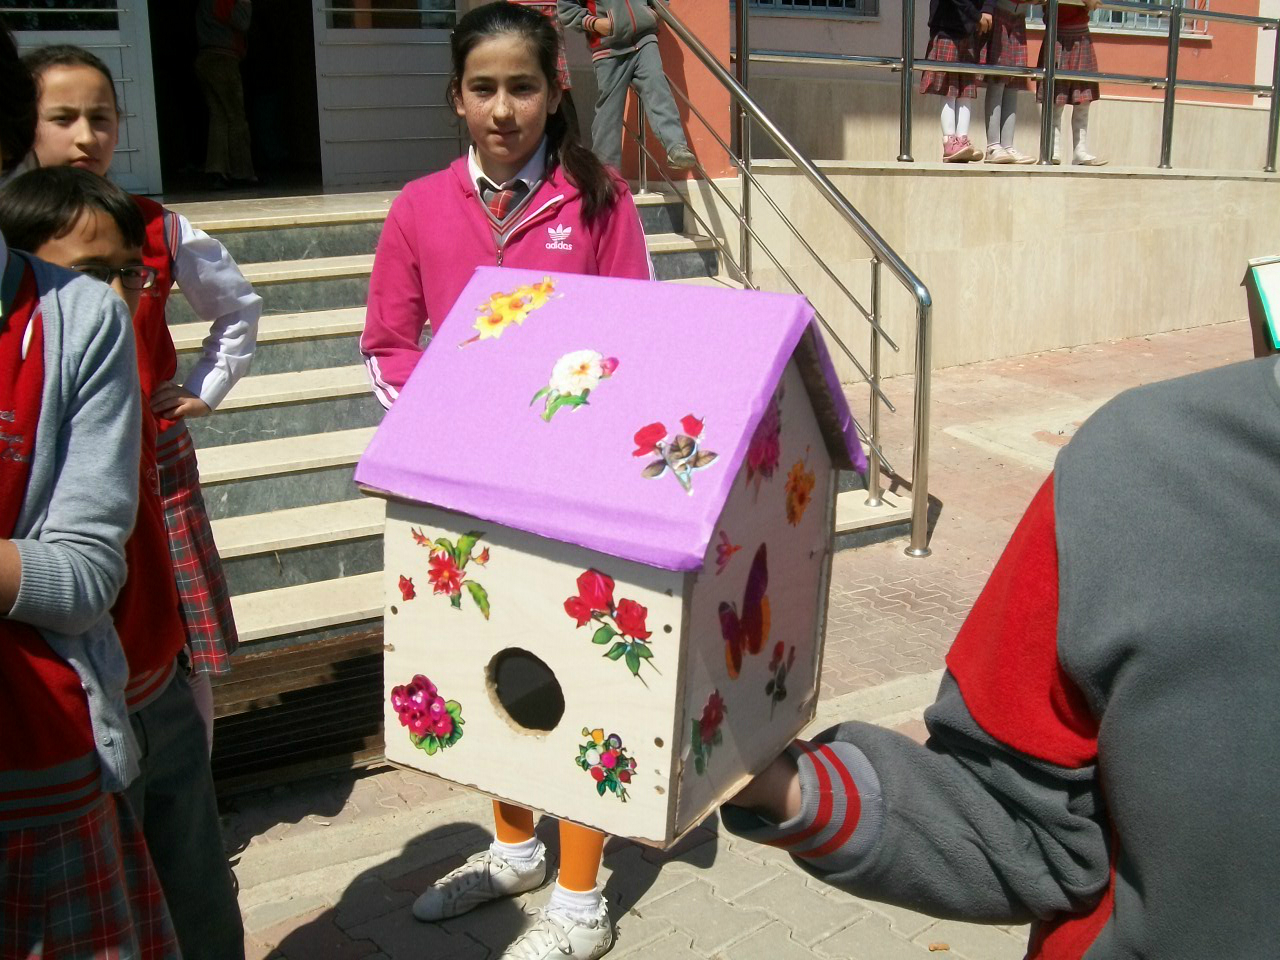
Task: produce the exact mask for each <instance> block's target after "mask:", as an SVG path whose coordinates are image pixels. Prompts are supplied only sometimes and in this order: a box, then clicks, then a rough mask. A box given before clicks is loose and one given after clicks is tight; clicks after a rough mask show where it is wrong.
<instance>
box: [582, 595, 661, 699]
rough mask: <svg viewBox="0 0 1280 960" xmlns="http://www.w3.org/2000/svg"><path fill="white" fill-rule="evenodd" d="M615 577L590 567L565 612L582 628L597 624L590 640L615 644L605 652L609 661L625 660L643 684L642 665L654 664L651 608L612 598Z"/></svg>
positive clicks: (633, 674)
mask: <svg viewBox="0 0 1280 960" xmlns="http://www.w3.org/2000/svg"><path fill="white" fill-rule="evenodd" d="M613 588H614V582H613V578H612V577H610V576H609V575H608V574H604V573H601V572H600V571H599V570H587V571H585V572H584V573H583V574H582V575H581V576H579V577H578V593H577V595H575V596H572V597H570V598H569V599H567V600H566V601H565V602H564V612H565V613H567V614H568V615H569V616H570V617H572V618H573V619H574V620H575V621H576V623H577V625H578V626H579V627H585V626H586V625H587V624H589V623H593V622H594V623H596V624H597V625H598V626H597V627H596V630H595V633H594V634H593V635H592V637H591V642H592V643H596V644H600V645H601V646H604V645H605V644H612V646H610V647H609V649H608V650H607V651H606V652H605V654H604V655H605V656H606V657H608V658H609V659H610V660H623V661H624V662H625V663H626V665H627V669H628V670H630V671H631V675H632V676H634V677H637V678H638V679H639V680H640V682H641V683H643V682H644V678H643V677H641V676H640V664H641V663H646V662H647V663H648V664H649V666H650V667H652V668H653V669H654V671H655V672H656V671H657V669H658V668H657V667H654V666H653V651H652V650H651V649H649V644H648V642H647V641H648V639H649V638H650V637H651V636H653V633H652V632H651V631H650V630H649V628H648V625H647V624H646V622H645V621H646V620H647V619H648V616H649V610H648V608H647V607H645V606H644V605H643V604H640V603H637V602H636V601H635V600H625V599H624V600H619V601H618V602H617V603H616V604H615V603H614V600H613Z"/></svg>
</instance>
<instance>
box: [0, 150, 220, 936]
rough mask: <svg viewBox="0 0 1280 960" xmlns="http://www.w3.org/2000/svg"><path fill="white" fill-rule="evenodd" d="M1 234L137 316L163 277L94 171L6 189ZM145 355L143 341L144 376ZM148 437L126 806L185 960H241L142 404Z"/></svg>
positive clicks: (150, 421) (61, 171)
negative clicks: (133, 768)
mask: <svg viewBox="0 0 1280 960" xmlns="http://www.w3.org/2000/svg"><path fill="white" fill-rule="evenodd" d="M0 231H2V232H3V233H4V235H5V236H6V237H7V238H9V241H10V243H11V245H12V246H13V247H14V248H16V249H24V250H26V251H27V252H29V253H31V254H33V255H35V256H36V257H39V258H41V259H46V260H48V261H50V262H53V263H56V264H57V265H59V266H64V267H69V268H71V269H73V270H78V271H80V272H81V273H86V274H89V275H90V276H96V277H97V278H98V279H101V280H105V281H108V282H110V283H111V284H112V286H113V287H114V288H115V289H116V291H117V293H119V294H120V296H121V297H122V298H123V299H124V301H125V303H126V304H127V305H128V306H129V308H130V309H131V310H137V309H138V307H139V303H140V301H141V299H142V295H143V294H144V292H145V291H146V290H147V289H148V288H149V287H151V286H152V285H153V284H154V283H155V282H156V270H155V269H154V268H153V267H151V266H148V265H146V264H144V263H143V243H144V238H145V234H146V227H145V220H144V218H143V214H142V212H141V210H140V209H139V207H138V205H137V203H136V201H135V199H134V198H133V197H130V196H129V195H128V194H127V193H125V192H124V191H123V190H121V189H120V188H119V187H117V186H115V185H114V184H113V183H111V182H110V181H109V180H106V179H105V178H103V177H100V176H98V175H96V174H94V173H91V172H89V171H88V170H80V169H76V168H74V167H49V168H42V169H38V170H32V171H31V172H29V173H25V174H23V175H22V176H20V177H17V178H16V179H14V180H13V181H11V182H10V183H9V184H7V185H6V186H5V187H4V188H3V189H0ZM147 350H148V344H147V342H146V341H145V340H143V339H139V340H138V366H139V367H140V368H142V369H148V364H149V362H150V361H149V357H148V355H147ZM142 393H143V396H144V398H145V390H143V391H142ZM141 434H142V442H141V455H140V457H139V466H140V472H139V474H137V475H135V477H134V479H135V482H136V483H137V484H138V512H137V521H136V523H135V525H134V528H133V533H132V535H131V536H130V537H129V540H128V542H127V543H126V544H125V548H124V549H125V559H126V562H127V566H128V576H127V579H126V580H125V583H124V586H123V587H122V588H121V590H120V595H119V597H118V599H117V600H116V603H115V606H114V607H113V608H112V610H111V614H112V618H113V620H114V622H115V627H116V632H117V633H118V634H119V637H120V642H121V644H122V645H123V647H124V652H125V655H126V657H127V659H128V665H129V684H128V686H127V687H126V688H125V691H124V694H125V700H126V703H127V705H128V714H129V723H130V726H131V727H132V730H133V733H134V735H135V737H136V738H137V741H138V743H139V744H141V745H142V750H141V755H140V757H139V760H140V765H141V773H140V775H139V776H138V777H137V778H136V779H135V780H134V781H133V782H132V783H131V784H130V785H129V788H128V790H126V791H125V795H126V797H127V798H128V801H129V806H130V807H131V808H132V812H133V814H135V815H136V816H137V817H138V819H139V820H140V821H141V822H142V830H143V833H144V834H145V836H146V842H147V847H148V848H149V850H150V853H151V858H152V860H153V861H154V863H155V867H156V872H157V873H158V874H159V878H160V885H161V886H162V887H163V890H164V898H165V899H166V900H167V902H168V906H169V912H170V914H171V915H172V917H173V924H174V927H175V929H176V930H177V935H178V942H179V945H180V947H181V950H182V955H183V956H184V957H187V958H189V960H200V958H208V960H236V958H239V957H243V955H244V953H243V950H244V939H243V938H244V933H243V927H242V924H241V919H240V911H239V906H238V904H237V902H236V893H235V888H234V884H233V880H232V876H231V871H230V868H229V867H228V865H227V860H226V855H225V853H224V851H223V846H222V835H221V830H220V825H219V821H218V810H217V801H216V798H215V795H214V787H213V777H212V773H211V772H210V769H209V756H208V752H207V746H206V739H205V732H204V723H203V721H202V719H201V717H200V713H199V710H198V709H197V707H196V703H195V700H194V698H193V697H192V695H191V690H190V689H189V687H188V684H187V680H186V677H185V676H184V675H183V674H182V672H181V671H178V672H175V669H176V668H175V666H174V665H175V664H176V663H179V662H180V661H181V659H182V657H183V649H184V646H185V643H186V630H185V628H184V626H183V621H182V615H181V610H180V604H179V597H178V588H177V584H176V581H175V578H174V569H173V562H172V559H171V557H170V552H169V537H168V533H167V532H166V527H165V514H164V505H163V502H162V499H161V495H160V482H159V479H158V477H157V466H156V416H155V415H154V414H153V413H152V411H151V409H150V407H149V405H147V404H145V403H144V404H143V405H142V430H141ZM135 449H137V448H136V447H135Z"/></svg>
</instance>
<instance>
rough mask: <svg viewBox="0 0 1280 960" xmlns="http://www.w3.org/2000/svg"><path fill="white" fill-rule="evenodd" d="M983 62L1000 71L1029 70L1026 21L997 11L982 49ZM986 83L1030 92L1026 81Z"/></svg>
mask: <svg viewBox="0 0 1280 960" xmlns="http://www.w3.org/2000/svg"><path fill="white" fill-rule="evenodd" d="M982 62H983V63H984V64H990V65H992V66H999V67H1025V66H1027V18H1026V17H1018V16H1014V15H1013V14H1011V13H1008V12H1006V11H1003V10H997V11H996V14H995V17H994V18H993V23H992V24H991V33H990V35H989V36H988V37H987V38H986V43H984V44H983V46H982ZM987 83H999V84H1004V85H1005V86H1006V87H1008V88H1009V89H1010V90H1030V89H1031V81H1030V80H1028V79H1027V78H1026V77H987Z"/></svg>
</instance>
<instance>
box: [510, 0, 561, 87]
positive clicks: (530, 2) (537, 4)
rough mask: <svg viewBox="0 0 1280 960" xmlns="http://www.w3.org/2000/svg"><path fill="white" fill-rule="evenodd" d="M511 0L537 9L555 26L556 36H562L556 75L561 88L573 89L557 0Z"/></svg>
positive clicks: (557, 50) (558, 48)
mask: <svg viewBox="0 0 1280 960" xmlns="http://www.w3.org/2000/svg"><path fill="white" fill-rule="evenodd" d="M510 2H511V3H518V4H520V6H522V7H528V8H529V9H530V10H536V11H537V12H538V13H541V14H542V15H543V16H545V17H546V18H547V19H549V20H550V21H551V23H552V24H553V25H554V26H555V28H556V36H557V37H559V38H560V43H559V46H558V47H557V49H556V76H557V78H558V79H559V81H560V89H561V90H572V89H573V78H572V77H570V76H569V60H568V58H567V57H566V56H565V52H564V27H562V26H561V25H560V17H559V16H558V15H557V13H556V0H510Z"/></svg>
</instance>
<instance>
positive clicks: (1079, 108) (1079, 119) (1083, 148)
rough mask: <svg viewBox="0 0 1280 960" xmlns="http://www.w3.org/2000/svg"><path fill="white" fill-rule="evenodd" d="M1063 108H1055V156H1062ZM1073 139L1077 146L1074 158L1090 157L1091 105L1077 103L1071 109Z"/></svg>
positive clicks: (1058, 105)
mask: <svg viewBox="0 0 1280 960" xmlns="http://www.w3.org/2000/svg"><path fill="white" fill-rule="evenodd" d="M1062 111H1063V106H1062V105H1060V104H1054V106H1053V155H1054V156H1055V157H1058V156H1061V153H1059V152H1058V151H1059V146H1060V145H1061V142H1062ZM1071 139H1072V141H1073V143H1074V144H1075V146H1074V149H1073V151H1072V156H1073V157H1074V158H1076V159H1079V158H1081V157H1087V156H1089V104H1088V103H1087V102H1086V103H1077V104H1075V105H1074V106H1072V108H1071Z"/></svg>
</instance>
